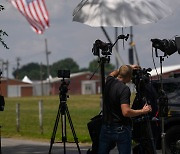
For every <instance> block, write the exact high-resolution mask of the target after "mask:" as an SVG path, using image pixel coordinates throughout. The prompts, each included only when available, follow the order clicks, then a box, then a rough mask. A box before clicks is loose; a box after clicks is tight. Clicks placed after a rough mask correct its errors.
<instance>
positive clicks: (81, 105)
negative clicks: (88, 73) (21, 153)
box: [0, 95, 101, 143]
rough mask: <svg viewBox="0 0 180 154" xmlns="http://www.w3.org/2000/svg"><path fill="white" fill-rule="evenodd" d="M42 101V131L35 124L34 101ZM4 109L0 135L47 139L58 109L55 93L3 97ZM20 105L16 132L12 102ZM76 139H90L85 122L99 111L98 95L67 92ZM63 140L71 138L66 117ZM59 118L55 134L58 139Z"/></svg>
mask: <svg viewBox="0 0 180 154" xmlns="http://www.w3.org/2000/svg"><path fill="white" fill-rule="evenodd" d="M40 100H42V101H43V109H44V110H43V111H44V112H43V134H41V129H40V126H39V109H38V102H39V101H40ZM5 103H6V104H5V110H4V111H1V112H0V125H1V126H2V128H1V135H2V136H3V137H14V138H25V139H35V140H45V141H50V139H51V136H52V132H53V128H54V124H55V119H56V116H57V112H58V108H59V104H60V101H59V96H44V97H23V98H5ZM17 103H19V104H20V131H19V132H17V129H16V104H17ZM67 106H68V109H69V113H70V115H71V120H72V122H73V125H74V129H75V132H76V135H77V137H78V140H79V142H83V143H84V142H91V140H90V136H89V132H88V128H87V123H88V122H89V121H90V119H91V118H92V117H94V116H95V115H97V114H98V113H99V112H100V110H101V109H100V95H71V96H70V98H68V99H67ZM66 123H67V124H66V126H67V139H68V141H74V139H73V134H72V132H71V129H70V126H69V121H68V119H67V120H66ZM61 132H62V130H61V121H60V120H59V125H58V129H57V133H56V139H55V140H57V141H62V139H61Z"/></svg>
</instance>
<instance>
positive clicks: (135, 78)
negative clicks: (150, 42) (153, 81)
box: [132, 68, 152, 87]
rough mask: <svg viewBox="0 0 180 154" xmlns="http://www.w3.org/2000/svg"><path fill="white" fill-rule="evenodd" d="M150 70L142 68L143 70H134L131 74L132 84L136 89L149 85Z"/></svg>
mask: <svg viewBox="0 0 180 154" xmlns="http://www.w3.org/2000/svg"><path fill="white" fill-rule="evenodd" d="M151 71H152V69H151V68H147V69H145V68H143V69H135V70H133V73H132V82H133V83H134V84H135V85H136V87H139V85H140V86H144V84H147V83H149V81H150V74H149V72H151Z"/></svg>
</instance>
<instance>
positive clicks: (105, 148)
mask: <svg viewBox="0 0 180 154" xmlns="http://www.w3.org/2000/svg"><path fill="white" fill-rule="evenodd" d="M116 145H117V148H118V151H119V154H131V127H130V126H121V125H118V124H114V125H107V124H104V125H102V128H101V132H100V137H99V150H98V154H109V152H110V150H111V149H113V148H114V147H115V146H116Z"/></svg>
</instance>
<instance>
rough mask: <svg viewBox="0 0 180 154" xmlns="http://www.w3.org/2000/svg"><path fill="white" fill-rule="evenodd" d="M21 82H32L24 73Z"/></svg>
mask: <svg viewBox="0 0 180 154" xmlns="http://www.w3.org/2000/svg"><path fill="white" fill-rule="evenodd" d="M22 81H23V82H26V83H33V82H32V81H31V80H30V79H29V78H28V77H27V76H26V75H25V76H24V78H23V79H22Z"/></svg>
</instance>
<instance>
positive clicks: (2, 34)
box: [0, 5, 9, 49]
mask: <svg viewBox="0 0 180 154" xmlns="http://www.w3.org/2000/svg"><path fill="white" fill-rule="evenodd" d="M2 10H4V6H2V5H0V11H2ZM4 35H6V36H8V35H7V33H6V32H5V31H3V30H2V29H0V42H1V43H2V45H3V46H4V47H5V48H6V49H9V47H8V46H7V45H6V43H5V42H4V40H3V39H2V36H4Z"/></svg>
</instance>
